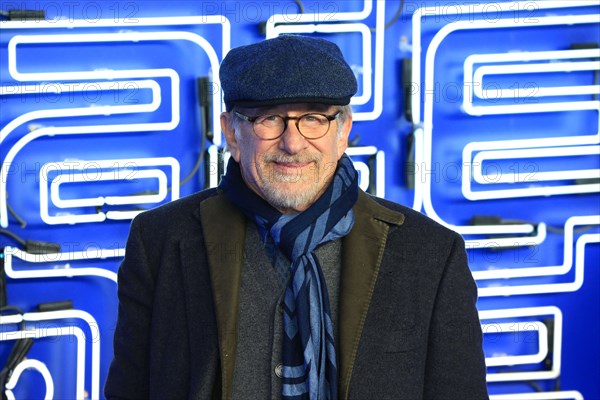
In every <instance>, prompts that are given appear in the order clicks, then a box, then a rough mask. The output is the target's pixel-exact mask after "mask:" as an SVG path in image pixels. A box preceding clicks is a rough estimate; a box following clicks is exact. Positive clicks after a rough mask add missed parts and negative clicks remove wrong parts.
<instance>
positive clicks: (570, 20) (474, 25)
mask: <svg viewBox="0 0 600 400" xmlns="http://www.w3.org/2000/svg"><path fill="white" fill-rule="evenodd" d="M556 3H558V2H553V6H552V7H547V8H557V7H554V5H555V4H556ZM564 3H565V2H562V3H559V6H560V5H561V4H562V5H563V6H565V5H564ZM509 4H511V3H504V4H503V6H506V5H509ZM519 4H522V3H519ZM569 4H570V6H569V7H573V6H575V5H576V2H571V3H569ZM415 15H416V13H415ZM415 15H413V21H414V22H417V21H418V24H419V29H418V30H417V31H416V33H417V35H413V39H414V38H416V37H417V36H419V35H420V22H421V21H420V16H419V17H415ZM597 21H598V16H597V15H575V16H573V15H570V16H561V17H540V18H537V26H552V25H562V24H586V23H596V22H597ZM518 26H523V27H524V26H527V24H526V23H524V22H523V21H514V20H513V19H510V20H509V19H506V20H499V21H488V20H476V21H459V22H454V23H450V24H447V25H445V26H444V27H443V28H441V29H440V30H439V31H438V32H437V33H436V35H435V36H434V38H433V39H432V41H431V43H430V45H429V47H428V49H427V53H426V56H425V63H426V67H425V102H424V116H425V117H424V124H423V128H424V149H423V153H422V154H417V155H416V158H417V159H418V162H417V165H419V164H420V165H423V166H425V168H426V169H429V166H430V164H431V151H432V149H431V146H432V144H431V143H432V123H433V121H432V118H433V104H434V101H433V97H432V96H433V94H434V92H433V90H432V84H433V83H434V60H435V55H436V52H437V49H438V48H439V46H440V44H441V42H442V41H443V40H444V39H445V38H446V37H447V36H448V35H449V34H450V33H452V32H454V31H457V30H472V29H498V28H514V27H518ZM419 40H420V39H419ZM420 51H421V49H420V42H419V45H418V46H416V47H415V46H414V45H413V63H414V62H415V61H414V60H415V58H420ZM415 66H416V67H417V68H416V70H418V68H420V62H418V63H417V64H416V65H415ZM414 71H415V68H413V72H414ZM430 184H431V182H430V181H429V179H428V178H427V177H426V179H424V180H423V181H419V180H418V179H415V191H418V190H422V191H423V194H422V196H423V208H424V210H425V212H426V213H427V215H429V216H430V217H431V218H433V219H435V220H437V221H438V222H440V223H442V224H444V225H446V226H447V227H449V228H450V229H454V230H456V231H457V232H459V233H462V234H469V233H472V228H473V227H470V226H456V225H452V224H449V223H447V222H445V221H444V220H442V219H441V218H440V217H439V215H438V214H437V212H436V211H435V209H434V208H433V204H432V202H431V193H430V190H431V188H430ZM512 227H515V228H518V229H523V228H524V227H523V226H519V225H512ZM476 228H481V227H476ZM487 228H489V230H488V233H498V232H496V229H498V228H499V227H494V226H490V227H487ZM515 239H519V238H515ZM520 243H522V244H523V245H525V244H526V243H527V240H525V241H521V242H520Z"/></svg>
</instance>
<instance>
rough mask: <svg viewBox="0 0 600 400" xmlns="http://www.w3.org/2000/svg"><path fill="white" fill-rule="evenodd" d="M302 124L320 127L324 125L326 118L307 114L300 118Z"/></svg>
mask: <svg viewBox="0 0 600 400" xmlns="http://www.w3.org/2000/svg"><path fill="white" fill-rule="evenodd" d="M302 122H304V123H305V124H310V125H321V124H326V123H327V122H328V121H327V118H325V116H323V115H321V114H307V115H305V116H303V117H302Z"/></svg>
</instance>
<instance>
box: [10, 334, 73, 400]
mask: <svg viewBox="0 0 600 400" xmlns="http://www.w3.org/2000/svg"><path fill="white" fill-rule="evenodd" d="M69 335H72V336H75V338H76V340H77V377H76V390H75V398H77V399H83V398H85V386H84V384H85V333H84V332H83V330H81V328H79V327H77V326H68V327H59V328H56V327H47V328H44V329H28V330H24V331H13V332H4V331H0V341H4V340H16V339H25V338H35V339H40V338H44V337H53V336H69ZM21 373H22V371H21ZM18 378H19V377H18V376H17V378H15V381H14V384H15V385H16V383H17V381H18ZM13 388H14V387H13ZM47 388H48V386H46V390H47Z"/></svg>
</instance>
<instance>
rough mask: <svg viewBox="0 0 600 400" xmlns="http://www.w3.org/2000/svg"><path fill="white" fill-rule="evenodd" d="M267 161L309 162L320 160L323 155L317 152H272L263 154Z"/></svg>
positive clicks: (264, 159)
mask: <svg viewBox="0 0 600 400" xmlns="http://www.w3.org/2000/svg"><path fill="white" fill-rule="evenodd" d="M263 161H265V162H276V163H309V162H319V161H321V157H319V155H317V154H285V153H272V154H265V155H264V156H263Z"/></svg>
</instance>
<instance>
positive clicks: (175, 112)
mask: <svg viewBox="0 0 600 400" xmlns="http://www.w3.org/2000/svg"><path fill="white" fill-rule="evenodd" d="M105 72H106V71H94V72H90V73H91V74H94V75H97V74H98V73H100V74H102V73H105ZM111 75H116V78H130V77H132V76H131V75H133V77H135V76H136V75H144V76H143V77H146V75H149V76H154V77H156V76H164V77H168V78H170V79H171V82H172V91H171V92H172V98H171V102H172V109H171V121H169V122H157V123H140V124H115V125H87V126H85V125H84V126H63V127H45V128H40V129H37V130H34V131H33V132H29V133H27V134H26V135H24V136H23V137H22V138H21V139H19V140H18V141H17V143H16V144H15V145H14V146H13V147H12V148H11V149H10V150H9V151H8V153H7V155H6V157H5V158H4V160H3V162H2V169H1V170H0V226H2V227H4V228H6V227H8V210H7V205H6V184H7V179H8V171H9V167H10V165H11V164H12V162H13V160H14V158H15V157H16V155H17V153H18V152H19V151H21V149H22V148H23V147H25V146H26V145H27V144H28V143H29V142H31V141H32V140H35V139H37V138H39V137H43V136H56V135H69V134H70V135H73V134H96V133H117V132H119V133H121V132H143V131H160V130H165V131H170V130H172V129H175V127H177V125H178V124H179V76H178V75H177V73H176V72H175V71H174V70H172V69H164V70H134V71H118V72H116V71H113V72H111ZM95 78H96V77H94V78H93V79H95ZM76 115H77V114H75V115H73V116H76ZM8 133H10V132H6V134H8ZM0 143H1V142H0Z"/></svg>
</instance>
